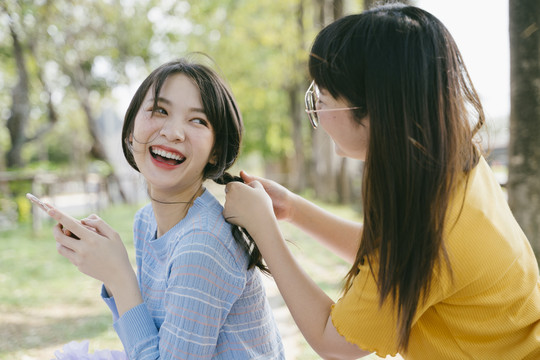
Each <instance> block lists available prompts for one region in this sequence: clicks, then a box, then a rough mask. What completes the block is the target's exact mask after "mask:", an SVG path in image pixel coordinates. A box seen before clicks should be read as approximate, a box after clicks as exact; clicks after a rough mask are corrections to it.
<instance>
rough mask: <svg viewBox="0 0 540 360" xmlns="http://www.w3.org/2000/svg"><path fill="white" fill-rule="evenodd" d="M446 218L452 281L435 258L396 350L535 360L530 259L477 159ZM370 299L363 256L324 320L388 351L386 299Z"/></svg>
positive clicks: (534, 283)
mask: <svg viewBox="0 0 540 360" xmlns="http://www.w3.org/2000/svg"><path fill="white" fill-rule="evenodd" d="M464 192H465V198H464V197H463V195H464ZM463 201H464V202H463ZM462 205H463V206H462ZM458 216H459V217H458ZM447 218H448V225H447V226H446V237H445V238H446V242H445V244H446V249H447V252H448V256H449V260H450V264H451V267H452V274H453V278H451V277H450V274H449V272H448V271H447V266H446V265H445V263H444V261H443V266H442V271H441V272H440V275H439V273H435V274H436V275H434V278H433V281H432V285H431V291H430V293H429V295H428V296H427V300H426V302H425V303H423V304H420V305H419V308H418V310H417V313H416V316H415V319H414V323H413V326H412V329H411V336H410V340H409V349H408V352H407V354H401V355H402V356H403V357H404V358H405V359H415V360H416V359H429V360H433V359H437V360H444V359H460V360H461V359H489V360H493V359H505V360H508V359H540V280H539V273H538V263H537V260H536V258H535V256H534V253H533V251H532V249H531V246H530V244H529V242H528V240H527V238H526V237H525V235H524V234H523V231H522V230H521V228H520V227H519V225H518V224H517V222H516V220H515V219H514V217H513V215H512V213H511V211H510V209H509V207H508V204H507V201H506V199H505V197H504V194H503V192H502V191H501V189H500V186H499V184H498V183H497V182H496V180H495V178H494V176H493V174H492V172H491V169H490V168H489V166H488V165H487V163H486V161H485V160H484V159H483V158H482V159H481V160H480V162H479V164H478V165H477V166H476V168H475V169H473V171H472V172H471V174H470V177H469V182H468V185H467V188H465V182H463V184H462V185H461V186H460V187H459V188H458V189H457V191H456V196H454V198H453V200H452V202H451V206H450V208H449V212H448V215H447ZM456 220H457V221H456ZM377 272H378V268H377V267H376V266H374V273H375V274H377ZM378 304H379V298H378V294H377V286H376V283H375V281H374V278H373V276H372V275H371V272H370V270H369V266H368V264H367V261H366V262H365V265H363V266H360V273H359V275H358V276H357V277H356V278H355V279H354V282H353V285H352V287H351V289H350V290H349V291H348V292H347V293H346V294H345V295H344V296H343V298H341V299H340V300H339V301H338V302H337V303H336V304H335V305H334V306H333V309H332V321H333V323H334V326H335V327H336V329H337V330H338V332H339V333H340V334H341V335H343V336H344V337H345V338H346V339H347V341H349V342H351V343H354V344H356V345H358V346H359V347H360V348H362V349H364V350H368V351H373V352H377V354H378V355H379V356H383V357H384V356H386V355H395V354H396V353H397V351H398V350H397V334H396V311H395V308H394V307H393V306H392V302H391V300H388V301H386V302H385V303H384V304H383V306H382V307H381V308H379V305H378Z"/></svg>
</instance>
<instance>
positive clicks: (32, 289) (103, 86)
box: [0, 0, 540, 360]
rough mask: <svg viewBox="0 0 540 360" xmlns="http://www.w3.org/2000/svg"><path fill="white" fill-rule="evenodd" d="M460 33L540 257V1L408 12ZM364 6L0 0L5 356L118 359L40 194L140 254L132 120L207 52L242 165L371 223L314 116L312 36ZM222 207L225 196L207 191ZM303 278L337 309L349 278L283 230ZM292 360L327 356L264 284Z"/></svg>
mask: <svg viewBox="0 0 540 360" xmlns="http://www.w3.org/2000/svg"><path fill="white" fill-rule="evenodd" d="M408 2H409V3H411V4H413V5H418V6H420V7H423V8H425V9H426V10H428V11H430V12H432V13H433V14H434V15H436V16H437V17H439V18H440V19H441V20H442V21H443V22H444V23H445V24H446V25H447V26H448V27H449V30H450V32H451V33H452V34H454V36H455V38H456V42H457V43H458V46H459V47H460V48H461V49H462V52H463V53H462V55H463V57H464V59H465V63H466V64H471V66H470V67H469V71H470V74H471V78H472V80H473V82H474V83H475V85H476V87H477V90H478V91H479V94H480V97H481V99H482V101H483V102H484V105H485V106H486V115H487V126H486V129H485V130H484V131H483V132H482V144H483V145H484V146H485V149H486V150H487V151H488V153H487V157H488V160H489V161H490V164H491V165H492V167H493V169H494V171H495V173H496V175H497V177H498V179H499V181H500V183H501V185H502V186H503V187H504V188H505V191H507V194H508V200H509V203H510V206H511V208H512V210H513V211H514V214H515V216H516V218H517V219H518V221H519V222H520V224H521V226H522V227H523V229H524V231H525V232H526V234H527V236H528V237H529V240H530V241H531V243H532V245H533V248H534V249H535V252H536V253H537V254H539V253H540V231H539V230H540V141H539V140H538V139H539V138H540V85H539V84H540V52H539V49H538V47H539V46H538V44H540V31H539V30H540V23H538V22H537V21H538V19H540V3H539V2H538V1H537V0H510V1H507V0H494V1H490V2H486V1H483V0H456V1H450V0H417V1H415V0H409V1H408ZM370 3H371V1H362V0H256V1H253V0H204V1H177V0H2V1H1V3H0V360H3V359H6V360H7V359H10V360H11V359H49V358H53V357H54V356H53V353H54V350H56V349H59V348H61V346H62V345H63V344H65V343H67V342H69V341H71V340H78V341H80V340H82V339H90V340H91V341H90V344H91V349H103V348H120V347H121V344H120V342H119V341H118V339H117V337H116V334H115V333H114V330H113V329H112V326H111V318H110V315H109V313H108V310H107V309H106V308H105V306H104V304H102V303H101V299H100V298H99V286H100V284H97V283H96V282H95V281H93V280H92V279H89V278H87V277H86V276H84V275H82V274H80V273H78V271H77V270H76V269H75V268H74V267H73V266H72V265H71V264H69V263H68V262H67V260H65V259H63V258H61V257H60V256H59V255H57V253H56V248H55V246H54V242H53V240H52V236H51V227H52V225H53V224H52V223H51V222H50V221H48V220H47V219H46V218H45V217H44V216H43V214H42V213H40V212H39V211H38V210H37V209H35V208H33V207H32V206H31V204H30V203H29V202H28V201H27V200H26V198H25V194H26V193H27V192H32V193H34V194H35V195H37V196H40V197H42V198H44V199H46V200H48V201H51V202H52V203H54V204H56V205H57V206H59V207H60V208H62V209H64V210H66V211H69V212H70V213H71V214H73V215H74V216H86V215H88V214H89V213H91V212H97V213H99V214H100V215H101V216H102V217H103V218H104V219H105V220H106V221H108V222H109V223H110V224H112V225H113V227H115V228H116V229H117V231H118V232H120V234H121V235H122V238H123V239H124V242H125V243H126V246H127V247H128V251H129V252H130V253H131V254H132V253H133V251H132V250H133V244H132V236H131V224H132V217H133V215H134V213H135V211H136V210H137V209H138V208H139V207H140V206H141V205H142V204H144V203H145V202H146V201H147V199H146V194H145V191H144V189H145V188H144V184H143V183H142V181H141V179H140V178H139V177H138V176H137V174H136V173H135V172H134V171H133V170H132V169H131V168H129V166H128V165H127V163H126V162H125V160H124V158H123V155H122V150H121V144H120V131H121V127H122V119H123V113H124V111H125V109H126V108H127V105H128V102H129V100H130V98H131V96H132V95H133V93H134V91H135V89H136V88H137V87H138V85H139V84H140V82H141V81H142V80H143V79H144V78H145V77H146V76H147V75H148V73H149V72H150V71H151V70H152V69H153V68H155V67H156V66H158V65H160V64H161V63H163V62H165V61H168V60H171V59H174V58H177V57H181V56H184V55H186V54H188V53H191V52H195V51H199V52H204V53H206V54H208V55H210V56H211V57H212V58H213V59H214V60H215V62H216V63H217V66H218V67H219V71H220V73H221V74H222V75H223V76H224V77H225V78H226V79H227V80H228V82H229V84H230V86H231V88H232V90H233V92H234V93H235V95H236V97H237V99H238V102H239V105H240V108H241V110H242V113H243V118H244V123H245V128H246V131H245V137H244V143H243V147H242V155H241V158H240V160H239V162H238V164H237V165H236V170H239V169H246V170H248V171H249V172H251V173H254V174H257V175H262V176H266V177H270V178H272V179H274V180H277V181H278V182H280V183H282V184H284V185H285V186H287V187H289V188H290V189H291V190H293V191H295V192H298V193H301V194H303V195H305V196H307V197H309V198H312V199H317V201H319V202H320V203H321V204H322V205H323V206H325V207H327V208H331V209H332V210H333V211H335V212H337V213H339V214H342V215H343V216H345V217H349V218H351V219H356V220H361V212H362V209H361V207H360V205H359V204H360V197H361V172H362V163H361V162H358V161H353V160H350V159H344V158H340V157H338V156H336V155H335V153H334V150H333V144H332V143H331V141H330V139H329V138H328V137H327V136H326V135H325V133H324V132H323V131H322V130H319V131H314V130H313V129H311V127H310V125H309V122H308V121H307V117H306V116H305V113H304V101H303V96H304V92H305V90H306V88H307V86H308V85H309V79H308V75H307V66H306V63H307V59H308V54H309V48H310V45H311V43H312V41H313V39H314V36H315V35H316V33H317V32H318V31H319V30H320V29H321V28H322V27H323V26H324V25H325V24H328V23H329V22H331V21H332V20H334V19H336V18H339V17H341V16H343V15H346V14H350V13H356V12H359V11H361V10H362V9H363V8H364V7H366V6H369V5H370ZM208 186H209V188H211V190H212V191H213V192H214V193H215V194H216V195H217V196H218V197H219V196H221V194H222V189H221V188H220V187H219V186H213V185H211V184H209V185H208ZM283 231H284V233H285V235H286V236H287V238H288V239H290V240H291V241H292V245H291V246H292V247H293V248H294V251H295V253H296V254H297V256H298V257H299V258H300V259H301V262H302V263H304V264H305V265H306V269H307V271H308V272H309V273H311V274H312V275H313V277H314V278H315V279H316V281H317V282H318V283H319V284H320V285H321V286H322V287H323V288H324V289H325V290H326V291H328V293H329V294H330V295H331V296H332V297H333V298H334V299H336V300H337V298H338V297H339V291H340V288H341V285H342V284H341V283H339V282H338V281H336V279H342V278H343V276H344V275H345V274H346V272H347V270H348V268H347V265H346V264H344V263H343V262H342V261H341V260H339V259H338V258H336V257H333V256H332V255H331V254H328V253H327V252H326V251H325V250H324V249H323V248H320V247H318V246H317V245H316V244H315V245H314V244H313V243H312V242H311V241H310V239H309V238H307V236H306V235H304V234H302V233H300V232H298V231H296V230H294V229H293V228H290V227H288V226H287V225H286V224H284V225H283ZM267 282H268V292H269V297H270V300H271V303H272V305H273V307H274V310H275V315H276V318H278V321H279V322H280V326H281V331H282V334H283V336H284V339H285V342H286V346H287V355H288V358H290V359H317V356H316V355H315V353H314V352H313V351H312V350H310V349H309V346H308V345H307V344H306V343H305V341H304V340H303V339H302V337H301V335H300V334H299V333H298V331H297V329H296V327H295V325H294V323H293V322H292V320H291V318H290V315H289V314H288V311H287V309H286V308H285V307H284V305H283V302H282V300H281V297H280V296H279V294H278V293H277V291H276V290H275V287H273V283H272V281H271V279H268V281H267Z"/></svg>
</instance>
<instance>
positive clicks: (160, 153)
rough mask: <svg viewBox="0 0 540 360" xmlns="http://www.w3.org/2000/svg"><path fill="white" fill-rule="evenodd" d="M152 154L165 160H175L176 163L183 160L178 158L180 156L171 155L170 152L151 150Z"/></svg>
mask: <svg viewBox="0 0 540 360" xmlns="http://www.w3.org/2000/svg"><path fill="white" fill-rule="evenodd" d="M152 152H153V153H154V154H156V155H159V156H161V157H164V158H167V159H173V160H177V161H180V160H183V159H184V158H183V157H180V155H178V154H173V153H171V152H168V151H165V150H161V149H154V148H152Z"/></svg>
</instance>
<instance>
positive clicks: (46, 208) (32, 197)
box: [26, 193, 51, 212]
mask: <svg viewBox="0 0 540 360" xmlns="http://www.w3.org/2000/svg"><path fill="white" fill-rule="evenodd" d="M26 198H27V199H28V200H30V201H31V202H33V203H34V204H36V205H37V206H38V207H39V208H40V209H42V210H43V211H45V212H47V211H49V209H50V208H51V207H50V206H49V205H47V204H45V203H44V202H43V201H41V200H40V199H39V198H38V197H37V196H35V195H33V194H30V193H27V194H26Z"/></svg>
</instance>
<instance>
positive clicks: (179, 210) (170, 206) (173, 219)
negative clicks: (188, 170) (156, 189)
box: [149, 184, 204, 237]
mask: <svg viewBox="0 0 540 360" xmlns="http://www.w3.org/2000/svg"><path fill="white" fill-rule="evenodd" d="M203 192H204V187H203V186H202V184H199V185H198V187H195V188H191V189H189V190H186V191H185V192H183V193H182V194H180V195H178V196H175V197H169V198H168V199H167V198H165V200H163V199H164V197H162V196H157V194H152V192H151V191H150V192H149V195H150V199H151V201H152V208H153V210H154V215H155V217H156V223H157V237H160V236H162V235H163V234H165V233H167V231H169V230H170V229H171V228H172V227H173V226H174V225H176V224H178V222H180V221H181V220H182V219H183V218H185V217H186V215H187V213H188V211H189V209H190V208H191V206H192V205H193V202H194V201H195V199H197V198H198V197H199V196H201V194H202V193H203Z"/></svg>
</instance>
